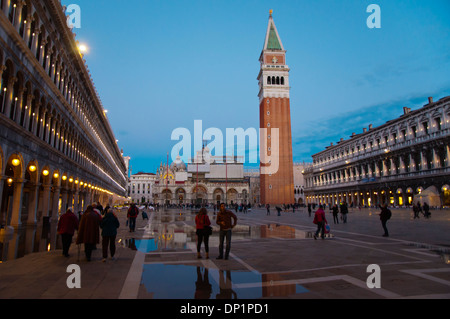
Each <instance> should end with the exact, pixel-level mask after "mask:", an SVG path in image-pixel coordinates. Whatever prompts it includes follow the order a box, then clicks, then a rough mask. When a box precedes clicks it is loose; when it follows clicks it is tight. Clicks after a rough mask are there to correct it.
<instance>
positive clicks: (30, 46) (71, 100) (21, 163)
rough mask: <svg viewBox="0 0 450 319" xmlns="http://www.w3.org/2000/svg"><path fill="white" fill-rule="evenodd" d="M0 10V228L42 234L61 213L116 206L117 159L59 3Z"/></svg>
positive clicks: (8, 5)
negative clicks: (29, 228) (98, 204)
mask: <svg viewBox="0 0 450 319" xmlns="http://www.w3.org/2000/svg"><path fill="white" fill-rule="evenodd" d="M0 9H1V10H0V78H1V89H0V174H1V180H0V194H1V197H0V207H1V210H0V224H1V225H2V226H3V227H8V226H11V227H13V228H15V229H17V228H20V227H21V226H36V225H37V226H38V227H37V230H38V232H42V227H43V224H44V227H46V223H47V224H48V223H50V224H52V225H53V226H54V225H55V222H56V221H57V220H58V217H59V215H60V214H61V213H62V212H64V211H65V209H66V208H72V209H73V210H74V211H75V212H78V211H81V210H84V209H85V208H86V206H87V205H88V204H91V203H92V202H101V204H102V205H106V204H110V205H112V204H115V203H120V202H121V201H124V200H125V197H124V196H126V182H127V178H126V177H127V176H126V167H125V164H124V161H123V158H122V154H121V152H120V150H119V148H118V146H117V143H116V139H115V137H114V134H113V131H112V128H111V126H110V124H109V121H108V118H107V115H106V112H105V110H104V108H103V106H102V102H101V100H100V98H99V96H98V94H97V91H96V89H95V86H94V84H93V81H92V79H91V75H90V73H89V70H88V68H87V66H86V63H85V60H84V59H83V56H82V54H81V53H80V51H79V49H78V47H77V43H76V40H75V35H74V33H73V32H72V30H71V29H70V28H69V27H68V26H67V23H66V20H67V18H66V15H65V12H64V9H63V7H62V6H61V3H60V1H58V0H39V1H38V0H36V1H34V0H26V1H14V0H5V1H1V8H0ZM52 234H53V235H54V228H52ZM53 238H54V237H53Z"/></svg>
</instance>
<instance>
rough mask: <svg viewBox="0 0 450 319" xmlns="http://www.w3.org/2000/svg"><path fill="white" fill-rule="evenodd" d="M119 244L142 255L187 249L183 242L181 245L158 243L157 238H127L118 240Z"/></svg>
mask: <svg viewBox="0 0 450 319" xmlns="http://www.w3.org/2000/svg"><path fill="white" fill-rule="evenodd" d="M119 243H120V244H122V245H123V247H126V248H130V249H131V250H138V251H140V252H142V253H149V252H152V251H175V250H180V249H181V250H184V249H187V246H186V245H187V243H186V242H184V243H182V244H177V245H173V242H172V243H167V242H164V241H160V240H159V239H158V238H150V239H136V238H127V239H121V240H119Z"/></svg>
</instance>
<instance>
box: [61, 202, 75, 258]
mask: <svg viewBox="0 0 450 319" xmlns="http://www.w3.org/2000/svg"><path fill="white" fill-rule="evenodd" d="M77 229H78V218H77V216H75V214H74V213H73V212H72V210H71V209H70V208H69V209H68V210H67V211H66V212H65V213H64V214H62V215H61V217H60V218H59V221H58V228H57V230H58V234H60V235H61V241H62V247H63V251H62V254H63V256H65V257H70V255H69V249H70V245H71V244H72V238H73V235H74V234H75V230H77Z"/></svg>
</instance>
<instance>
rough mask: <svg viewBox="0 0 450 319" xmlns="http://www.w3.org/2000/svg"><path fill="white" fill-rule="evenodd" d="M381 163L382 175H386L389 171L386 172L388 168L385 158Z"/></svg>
mask: <svg viewBox="0 0 450 319" xmlns="http://www.w3.org/2000/svg"><path fill="white" fill-rule="evenodd" d="M382 163H383V176H388V175H389V172H388V169H387V165H386V160H385V159H384V160H383V161H382Z"/></svg>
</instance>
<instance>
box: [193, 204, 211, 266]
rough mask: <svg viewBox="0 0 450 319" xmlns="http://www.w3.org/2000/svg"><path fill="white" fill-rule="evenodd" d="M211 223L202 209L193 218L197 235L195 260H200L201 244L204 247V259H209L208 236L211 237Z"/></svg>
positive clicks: (203, 208) (204, 209) (205, 211)
mask: <svg viewBox="0 0 450 319" xmlns="http://www.w3.org/2000/svg"><path fill="white" fill-rule="evenodd" d="M210 225H211V221H210V220H209V217H208V211H207V210H206V208H205V207H202V208H201V209H200V211H199V212H198V214H197V215H196V216H195V228H196V234H197V258H202V254H201V253H200V249H201V246H202V242H203V243H204V245H205V253H206V259H209V236H210V235H211V233H210V232H211V226H210Z"/></svg>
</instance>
